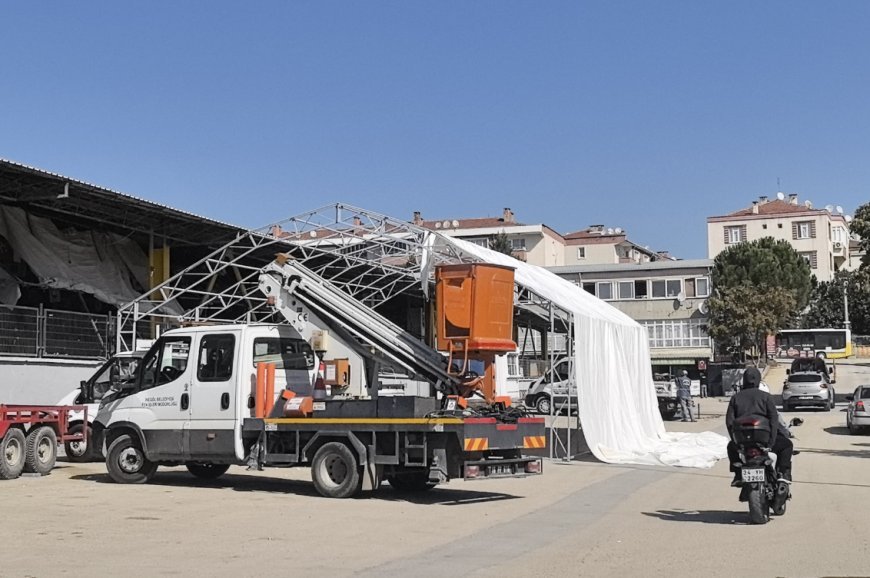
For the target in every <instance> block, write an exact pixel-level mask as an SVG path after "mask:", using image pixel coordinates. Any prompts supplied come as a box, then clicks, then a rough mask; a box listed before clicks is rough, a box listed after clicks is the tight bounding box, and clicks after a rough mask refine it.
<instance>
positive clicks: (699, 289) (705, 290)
mask: <svg viewBox="0 0 870 578" xmlns="http://www.w3.org/2000/svg"><path fill="white" fill-rule="evenodd" d="M708 295H710V280H709V279H708V278H707V277H698V278H697V279H695V296H696V297H707V296H708Z"/></svg>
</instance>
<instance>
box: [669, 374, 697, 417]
mask: <svg viewBox="0 0 870 578" xmlns="http://www.w3.org/2000/svg"><path fill="white" fill-rule="evenodd" d="M674 381H676V383H677V401H679V402H680V411H682V412H683V420H682V421H697V420H695V416H694V415H692V382H691V381H689V372H688V371H686V370H685V369H684V370H682V371H681V372H680V375H679V376H678V377H677V378H676V379H675V380H674ZM687 416H688V419H686V417H687Z"/></svg>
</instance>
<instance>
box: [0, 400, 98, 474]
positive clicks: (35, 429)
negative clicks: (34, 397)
mask: <svg viewBox="0 0 870 578" xmlns="http://www.w3.org/2000/svg"><path fill="white" fill-rule="evenodd" d="M72 412H84V419H85V422H87V419H88V408H87V406H84V405H0V440H2V441H0V480H13V479H15V478H17V477H18V476H20V475H21V472H22V471H24V472H32V473H36V474H39V475H42V476H44V475H46V474H48V473H49V472H50V471H51V469H52V468H53V467H54V463H55V461H56V459H57V444H58V443H64V442H80V441H85V439H84V436H85V435H86V434H85V430H80V431H79V432H78V433H74V434H71V433H70V432H69V416H70V413H72Z"/></svg>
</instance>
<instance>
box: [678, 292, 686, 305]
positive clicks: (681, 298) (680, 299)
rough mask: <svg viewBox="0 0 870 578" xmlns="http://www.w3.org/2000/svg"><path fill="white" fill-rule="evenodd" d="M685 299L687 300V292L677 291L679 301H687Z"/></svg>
mask: <svg viewBox="0 0 870 578" xmlns="http://www.w3.org/2000/svg"><path fill="white" fill-rule="evenodd" d="M685 300H686V294H685V293H683V292H682V291H680V292H679V293H677V302H679V303H682V302H683V301H685Z"/></svg>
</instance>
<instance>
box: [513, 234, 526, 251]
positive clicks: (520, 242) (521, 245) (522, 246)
mask: <svg viewBox="0 0 870 578" xmlns="http://www.w3.org/2000/svg"><path fill="white" fill-rule="evenodd" d="M511 249H512V250H514V251H525V250H526V240H525V239H524V238H522V237H519V238H515V239H511Z"/></svg>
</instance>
